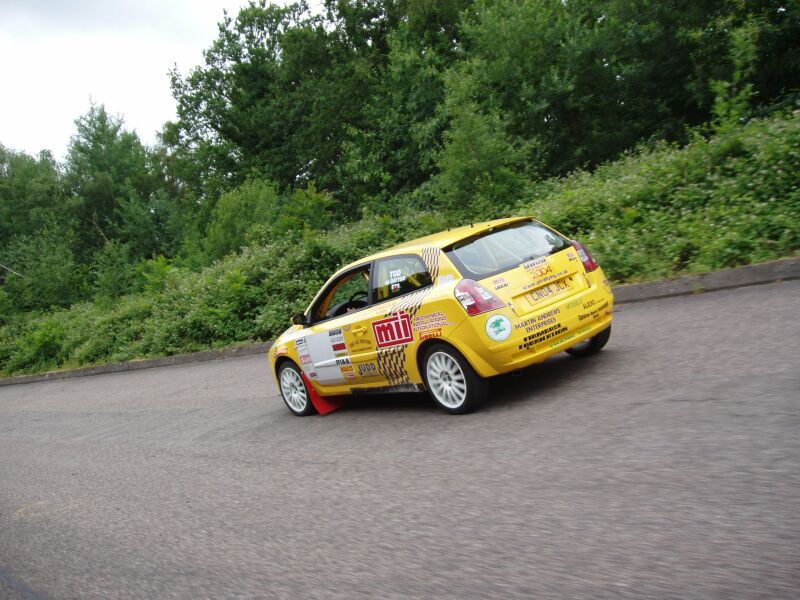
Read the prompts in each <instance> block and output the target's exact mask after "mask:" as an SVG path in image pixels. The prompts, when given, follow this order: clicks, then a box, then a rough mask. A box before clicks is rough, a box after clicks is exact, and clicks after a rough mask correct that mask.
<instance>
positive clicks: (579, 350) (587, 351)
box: [566, 326, 611, 358]
mask: <svg viewBox="0 0 800 600" xmlns="http://www.w3.org/2000/svg"><path fill="white" fill-rule="evenodd" d="M610 337H611V327H610V326H609V327H608V328H607V329H604V330H603V331H601V332H600V333H598V334H597V335H596V336H594V337H590V338H589V339H588V340H583V341H582V342H579V343H578V344H576V345H574V346H573V347H572V348H568V349H567V350H566V353H567V354H569V355H571V356H574V357H576V358H583V357H584V356H591V355H592V354H597V353H598V352H600V350H602V349H603V346H605V345H606V344H607V343H608V340H609V338H610Z"/></svg>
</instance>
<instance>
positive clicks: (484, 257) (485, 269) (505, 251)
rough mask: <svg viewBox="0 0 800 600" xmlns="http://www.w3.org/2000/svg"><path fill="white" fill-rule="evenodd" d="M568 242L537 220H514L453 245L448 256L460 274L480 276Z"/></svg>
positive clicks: (551, 252) (553, 249) (547, 252)
mask: <svg viewBox="0 0 800 600" xmlns="http://www.w3.org/2000/svg"><path fill="white" fill-rule="evenodd" d="M570 245H571V244H570V243H569V241H567V240H565V239H564V238H563V237H561V236H560V235H558V234H557V233H556V232H555V231H553V230H552V229H549V228H547V227H545V226H544V225H542V224H540V223H533V222H523V223H514V224H513V225H511V226H508V227H504V228H503V229H495V230H493V231H491V230H490V231H487V232H485V233H483V234H481V235H479V236H476V237H471V238H468V239H466V240H463V241H461V242H456V243H455V244H453V246H452V248H450V250H449V251H448V252H447V256H448V258H450V260H451V261H453V263H454V264H455V265H456V267H458V270H459V271H461V274H462V275H463V276H464V277H470V278H472V279H483V278H484V277H491V276H492V275H495V274H497V273H502V272H503V271H508V270H509V269H513V268H514V267H516V266H518V265H520V264H522V263H524V262H526V261H528V260H531V259H533V258H539V257H541V256H549V255H550V254H555V253H556V252H560V251H561V250H564V249H565V248H567V247H568V246H570Z"/></svg>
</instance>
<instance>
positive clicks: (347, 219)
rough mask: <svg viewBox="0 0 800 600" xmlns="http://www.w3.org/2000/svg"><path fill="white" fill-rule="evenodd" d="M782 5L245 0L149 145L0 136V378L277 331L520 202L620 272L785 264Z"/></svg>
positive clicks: (795, 9)
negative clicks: (389, 263)
mask: <svg viewBox="0 0 800 600" xmlns="http://www.w3.org/2000/svg"><path fill="white" fill-rule="evenodd" d="M798 40H800V6H798V5H797V4H796V3H788V2H780V1H765V0H764V1H753V0H749V1H748V0H736V1H732V0H727V1H722V0H713V1H712V0H700V1H697V0H695V1H693V2H686V1H682V0H671V1H669V2H663V1H652V2H651V1H637V2H634V1H633V0H602V1H601V0H593V1H589V0H570V1H569V2H562V1H561V0H513V1H512V0H495V1H491V2H490V1H487V0H478V1H475V2H473V1H469V0H446V1H440V2H428V1H426V0H402V1H401V0H380V1H379V0H328V2H326V3H325V8H324V10H323V12H322V14H312V13H310V12H309V11H308V8H307V6H305V5H304V4H303V3H300V4H296V5H293V6H290V7H288V8H282V7H277V6H271V5H266V4H259V3H252V4H250V5H249V6H248V7H246V8H244V9H242V10H241V12H240V13H239V14H238V15H235V16H231V17H227V18H226V19H225V20H224V21H223V22H222V23H220V27H219V34H218V37H217V39H216V40H213V41H212V42H211V44H210V46H209V48H208V50H207V51H206V52H205V64H204V65H202V66H201V67H198V68H196V69H194V70H192V71H191V72H189V73H186V74H182V73H178V72H174V73H172V75H171V85H172V90H173V94H174V96H175V99H176V101H177V104H178V114H179V118H178V120H177V121H175V122H171V123H167V124H165V126H164V128H163V130H162V131H161V134H160V140H161V141H160V143H159V144H158V145H156V146H155V147H145V146H144V145H143V144H142V143H141V142H140V141H139V139H138V137H137V136H136V134H135V133H132V132H129V131H127V130H126V129H125V127H124V121H123V119H122V117H119V116H114V115H110V114H108V113H107V112H106V110H105V108H104V107H103V106H102V105H92V106H90V107H89V110H88V111H87V113H86V114H84V115H82V116H80V117H79V118H78V119H77V120H76V132H75V135H74V137H73V139H72V142H71V144H70V148H69V152H68V155H67V157H66V160H65V161H64V163H63V164H61V163H57V162H56V161H55V160H53V158H52V156H51V154H50V153H49V152H47V151H43V152H41V153H40V154H39V155H38V156H35V157H34V156H29V155H26V154H24V153H20V152H15V151H14V150H11V149H8V148H4V147H2V146H0V265H2V267H0V284H1V285H0V372H2V373H4V374H11V373H20V372H34V371H40V370H46V369H51V368H56V367H62V366H78V365H83V364H91V363H96V362H105V361H117V360H125V359H129V358H134V357H142V356H159V355H164V354H172V353H177V352H185V351H191V350H196V349H201V348H207V347H212V346H223V345H228V344H232V343H237V342H245V341H248V340H254V339H268V338H270V337H272V336H274V335H276V334H277V333H279V332H280V331H281V330H282V329H283V328H284V326H285V323H286V318H287V315H289V314H291V313H292V312H296V311H297V310H302V309H303V308H305V305H306V304H307V303H308V301H309V300H310V298H311V297H312V295H313V294H314V293H315V292H316V290H317V289H318V287H319V285H320V284H321V283H322V282H323V281H324V279H325V278H326V277H327V276H328V275H329V274H330V273H331V272H332V271H333V270H335V269H336V268H337V267H338V266H339V265H341V264H342V263H344V262H349V261H350V260H354V259H356V258H358V257H360V256H363V255H364V254H366V253H368V252H371V251H374V250H377V249H379V248H382V247H386V246H388V245H391V244H393V243H396V242H399V241H402V240H405V239H409V238H412V237H417V236H419V235H423V234H425V233H428V232H433V231H438V230H441V229H442V228H445V227H448V226H451V225H456V224H460V223H463V222H465V221H469V220H475V219H484V218H494V217H499V216H505V215H510V214H534V215H536V216H537V217H539V218H541V219H542V220H543V221H545V222H547V223H549V224H551V225H553V226H554V227H556V228H557V229H560V230H561V231H563V232H565V233H567V234H569V235H572V236H574V237H577V238H579V239H581V241H582V242H584V243H586V244H587V245H588V246H589V247H590V248H591V249H592V251H593V252H594V253H595V254H596V255H597V256H598V258H599V260H600V262H601V264H602V265H603V267H604V269H605V270H606V272H607V273H608V275H609V276H610V277H611V278H612V279H613V280H615V281H636V280H644V279H652V278H659V277H664V276H672V275H675V274H679V273H683V272H696V271H706V270H710V269H715V268H720V267H728V266H735V265H739V264H747V263H750V262H756V261H761V260H767V259H771V258H777V257H781V256H787V255H793V254H795V253H796V252H797V249H798V247H799V246H800V243H799V241H798V235H799V234H798V231H800V228H799V227H798V224H800V177H798V173H800V150H798V148H800V111H798V110H797V106H798V104H797V102H798V90H800V43H799V42H798Z"/></svg>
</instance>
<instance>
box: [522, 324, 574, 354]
mask: <svg viewBox="0 0 800 600" xmlns="http://www.w3.org/2000/svg"><path fill="white" fill-rule="evenodd" d="M567 331H568V329H567V328H566V327H564V326H563V325H562V324H561V323H556V324H555V325H552V326H550V327H548V328H547V329H542V330H541V331H539V332H537V333H535V334H534V335H526V336H525V337H524V338H523V340H522V341H523V343H522V344H520V346H519V349H520V350H528V349H529V348H533V347H534V346H535V345H536V344H538V343H540V342H545V341H547V340H551V339H553V338H555V337H558V336H560V335H563V334H565V333H566V332H567ZM559 343H561V342H559Z"/></svg>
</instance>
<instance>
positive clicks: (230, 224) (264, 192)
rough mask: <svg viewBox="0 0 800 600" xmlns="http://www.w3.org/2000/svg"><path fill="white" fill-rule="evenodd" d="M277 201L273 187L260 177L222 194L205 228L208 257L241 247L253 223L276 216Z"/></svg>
mask: <svg viewBox="0 0 800 600" xmlns="http://www.w3.org/2000/svg"><path fill="white" fill-rule="evenodd" d="M277 203H278V193H277V191H276V190H275V186H274V185H273V184H272V183H271V182H269V181H264V180H261V179H254V180H250V181H246V182H245V183H243V184H242V185H240V186H239V187H237V188H236V189H233V190H231V191H230V192H227V193H225V194H223V195H222V196H221V197H220V199H219V201H218V202H217V204H216V206H215V207H214V210H213V212H212V214H211V222H210V223H209V225H208V229H207V231H206V238H205V249H206V253H207V255H208V256H209V258H211V259H213V260H215V259H219V258H222V257H223V256H225V255H227V254H230V253H231V252H235V251H236V250H238V249H239V248H241V247H242V246H244V245H245V243H246V242H247V240H248V236H249V234H250V233H251V229H252V228H253V227H254V226H256V225H262V226H263V225H268V224H270V223H271V221H272V220H273V219H274V218H275V217H276V213H277V211H276V205H277Z"/></svg>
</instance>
